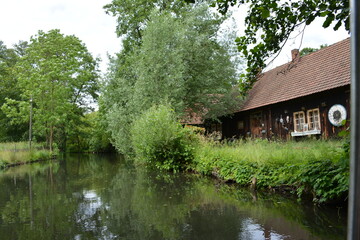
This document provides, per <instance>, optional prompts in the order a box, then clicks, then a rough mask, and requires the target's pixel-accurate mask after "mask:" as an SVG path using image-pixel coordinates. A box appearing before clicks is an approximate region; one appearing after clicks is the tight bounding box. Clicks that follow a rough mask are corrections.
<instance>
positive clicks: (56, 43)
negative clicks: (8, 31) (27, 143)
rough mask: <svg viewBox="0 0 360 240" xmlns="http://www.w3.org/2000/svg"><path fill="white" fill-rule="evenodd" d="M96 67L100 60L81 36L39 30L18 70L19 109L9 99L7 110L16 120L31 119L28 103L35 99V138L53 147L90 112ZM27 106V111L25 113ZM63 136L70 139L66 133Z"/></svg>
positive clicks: (15, 68)
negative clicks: (95, 57) (56, 137)
mask: <svg viewBox="0 0 360 240" xmlns="http://www.w3.org/2000/svg"><path fill="white" fill-rule="evenodd" d="M96 68H97V62H96V60H95V59H93V58H92V56H91V55H90V53H89V52H88V51H87V48H86V46H85V45H84V44H83V43H82V42H81V41H80V40H79V39H78V38H77V37H75V36H64V35H63V34H61V33H60V31H59V30H50V31H49V32H48V33H45V32H43V31H39V32H38V35H36V36H33V37H32V38H31V43H30V44H29V46H28V47H27V48H26V50H25V51H24V55H23V56H22V57H21V58H20V59H19V60H18V62H17V63H16V65H15V67H14V72H15V75H16V77H17V87H18V88H19V90H20V92H21V93H20V96H21V101H17V109H19V110H18V111H16V110H15V109H16V108H15V107H16V106H15V105H16V104H15V101H14V100H11V101H10V100H8V101H7V104H6V105H4V107H3V108H4V109H5V111H6V113H7V116H8V117H11V118H12V119H13V121H19V120H20V119H29V111H28V108H29V102H28V101H29V99H30V98H32V100H33V112H34V115H33V120H34V128H33V130H34V133H35V136H37V137H40V138H46V139H47V141H48V143H49V144H50V145H52V143H53V140H54V138H55V135H57V134H60V132H62V133H63V132H66V131H67V130H68V129H71V126H70V125H71V124H70V123H71V122H72V121H71V120H73V119H76V118H79V116H81V114H82V113H83V111H84V110H86V108H87V106H86V105H85V99H87V100H89V99H91V96H94V95H95V94H94V93H95V91H96V89H97V77H98V75H97V69H96ZM25 105H26V106H27V110H26V111H22V108H23V107H22V106H25ZM16 112H17V113H18V114H15V113H16ZM61 135H62V134H61ZM62 137H64V138H66V133H65V136H61V138H62ZM61 138H59V139H56V140H58V141H62V140H61Z"/></svg>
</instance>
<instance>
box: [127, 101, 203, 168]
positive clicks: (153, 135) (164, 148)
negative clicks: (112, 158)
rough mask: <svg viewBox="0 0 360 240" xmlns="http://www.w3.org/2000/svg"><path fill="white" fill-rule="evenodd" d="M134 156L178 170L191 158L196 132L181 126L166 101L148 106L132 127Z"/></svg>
mask: <svg viewBox="0 0 360 240" xmlns="http://www.w3.org/2000/svg"><path fill="white" fill-rule="evenodd" d="M131 140H132V145H133V148H134V150H135V153H136V160H137V161H143V162H147V163H150V164H151V165H154V166H155V167H157V168H160V169H166V170H174V171H177V170H181V169H184V168H186V167H187V166H189V164H190V163H191V162H192V160H193V150H194V145H195V142H196V138H195V135H194V134H193V133H192V131H191V130H190V129H188V128H183V127H182V125H181V124H180V123H179V122H178V121H177V119H176V116H175V113H174V111H173V110H172V109H171V108H170V106H168V105H160V106H155V107H152V108H150V109H149V110H148V111H146V112H145V113H144V114H142V115H141V116H140V117H139V118H138V119H137V120H135V121H134V123H133V125H132V128H131Z"/></svg>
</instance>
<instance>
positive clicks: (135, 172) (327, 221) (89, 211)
mask: <svg viewBox="0 0 360 240" xmlns="http://www.w3.org/2000/svg"><path fill="white" fill-rule="evenodd" d="M0 186H1V191H0V239H4V240H16V239H26V240H33V239H34V240H35V239H36V240H41V239H51V240H54V239H61V240H64V239H74V240H80V239H86V240H87V239H134V240H147V239H153V240H161V239H204V240H211V239H219V240H232V239H234V240H235V239H244V240H247V239H250V240H252V239H254V240H258V239H259V240H261V239H271V240H278V239H304V240H306V239H326V240H329V239H346V216H345V213H346V210H345V209H343V208H339V207H334V206H333V207H318V206H315V205H313V204H311V203H309V202H307V203H304V202H298V201H297V200H296V199H293V198H289V197H284V196H281V195H276V194H269V193H257V194H256V193H254V192H251V191H248V190H247V189H242V188H238V187H237V186H235V185H227V184H223V183H219V182H217V181H216V180H214V179H209V178H204V177H200V176H197V175H195V174H169V173H160V172H157V171H152V170H149V169H146V168H144V167H139V166H138V167H135V166H134V165H133V164H132V163H131V162H130V161H125V160H124V159H123V158H121V156H116V155H112V156H101V155H71V156H66V157H64V159H62V160H57V161H51V162H42V163H36V164H31V165H24V166H19V167H14V168H10V169H7V170H4V171H0ZM344 205H345V204H344Z"/></svg>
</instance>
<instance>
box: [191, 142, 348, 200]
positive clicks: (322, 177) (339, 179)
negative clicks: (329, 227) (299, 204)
mask: <svg viewBox="0 0 360 240" xmlns="http://www.w3.org/2000/svg"><path fill="white" fill-rule="evenodd" d="M343 144H344V142H343V141H323V140H322V141H316V140H311V141H303V142H294V141H289V142H269V141H267V140H255V141H236V142H226V143H219V142H213V141H208V140H203V141H202V143H201V144H200V145H199V146H198V147H197V148H196V150H195V154H194V156H195V157H194V164H193V169H195V170H196V171H197V172H199V173H202V174H204V175H214V176H217V177H219V178H221V179H224V180H228V181H235V182H237V183H239V184H240V185H243V186H249V185H250V184H251V182H252V181H254V179H256V187H257V188H271V189H277V188H281V189H285V188H286V189H292V190H293V191H294V192H296V193H297V195H298V196H299V197H301V196H302V195H303V194H304V193H311V194H312V196H313V201H316V202H326V201H330V200H334V199H338V198H342V197H344V196H345V195H346V193H347V191H348V178H349V163H348V157H347V156H346V154H345V153H344V148H343Z"/></svg>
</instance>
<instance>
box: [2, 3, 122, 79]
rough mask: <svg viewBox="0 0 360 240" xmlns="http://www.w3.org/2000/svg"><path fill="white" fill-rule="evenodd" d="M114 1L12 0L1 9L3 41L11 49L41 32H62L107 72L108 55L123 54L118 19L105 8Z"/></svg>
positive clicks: (3, 4)
mask: <svg viewBox="0 0 360 240" xmlns="http://www.w3.org/2000/svg"><path fill="white" fill-rule="evenodd" d="M110 2H111V0H31V1H29V0H9V1H2V2H1V7H0V40H1V41H3V42H4V43H5V45H6V46H7V47H8V48H11V47H12V45H13V44H15V43H18V42H19V40H23V41H29V39H30V37H31V36H34V35H36V34H37V33H38V31H39V30H43V31H45V32H47V31H49V30H51V29H60V32H61V33H63V34H65V35H75V36H76V37H78V38H79V39H80V40H81V41H82V42H83V43H85V45H86V46H87V48H88V50H89V52H91V53H92V55H93V56H94V57H100V58H101V59H102V62H101V64H100V70H102V71H103V72H104V71H105V70H106V67H107V63H108V57H107V53H109V54H111V55H113V54H114V53H116V52H119V51H120V48H121V43H120V39H119V38H117V36H116V33H115V29H116V19H115V17H112V16H109V15H107V14H105V11H104V10H103V6H104V5H106V4H108V3H110Z"/></svg>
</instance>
